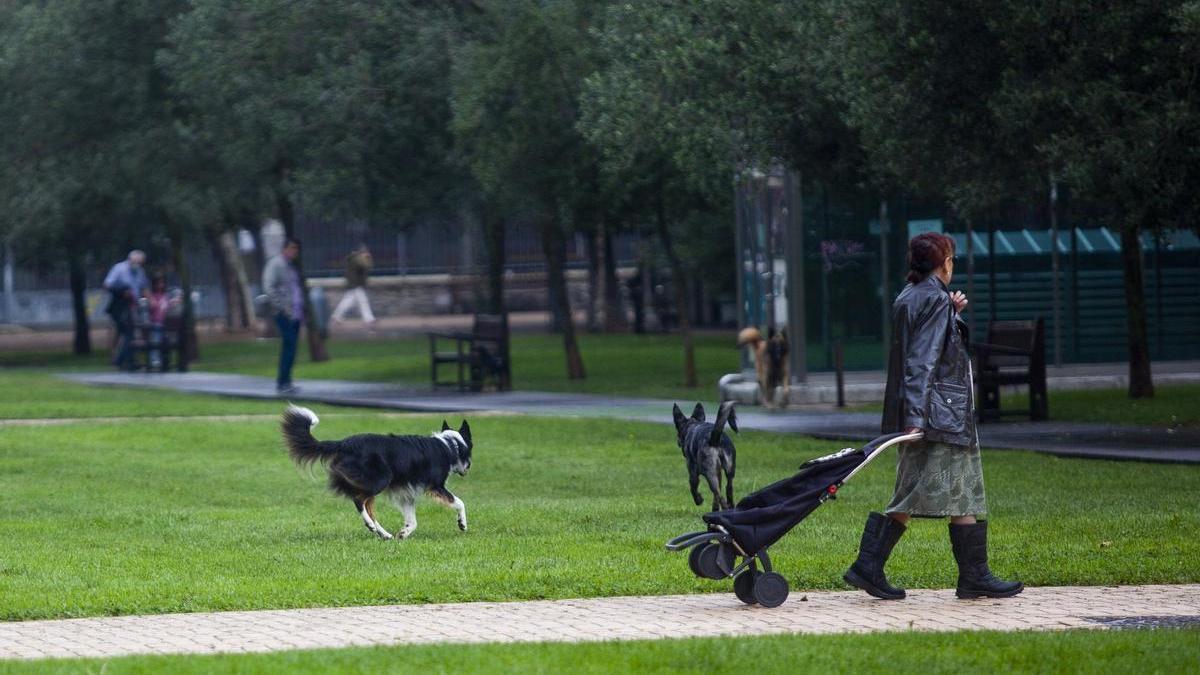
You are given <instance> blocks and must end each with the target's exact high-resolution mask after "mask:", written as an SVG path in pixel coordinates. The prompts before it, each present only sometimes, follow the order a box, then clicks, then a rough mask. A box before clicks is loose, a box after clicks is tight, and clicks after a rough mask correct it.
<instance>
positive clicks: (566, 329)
mask: <svg viewBox="0 0 1200 675" xmlns="http://www.w3.org/2000/svg"><path fill="white" fill-rule="evenodd" d="M541 230H542V250H543V252H544V253H545V255H546V268H547V269H546V274H547V283H548V284H549V286H550V291H551V292H550V297H551V298H552V299H553V302H554V303H555V305H556V307H554V308H553V309H554V310H555V312H556V313H558V314H559V315H560V316H562V317H563V321H562V334H563V349H564V350H565V351H566V355H567V378H568V379H571V380H582V379H583V378H585V377H586V376H587V374H586V373H585V372H584V369H583V357H582V356H581V355H580V354H579V343H578V342H576V340H575V321H574V318H573V317H572V315H571V299H570V297H569V296H568V295H567V277H566V270H565V268H566V257H567V243H566V240H565V239H564V238H563V231H562V227H560V226H559V224H558V223H556V222H554V221H553V220H551V219H548V218H547V219H545V220H544V221H542V227H541Z"/></svg>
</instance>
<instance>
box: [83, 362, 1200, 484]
mask: <svg viewBox="0 0 1200 675" xmlns="http://www.w3.org/2000/svg"><path fill="white" fill-rule="evenodd" d="M63 377H65V378H67V379H69V380H73V381H76V382H83V383H86V384H93V385H107V386H132V387H160V388H167V389H175V390H179V391H186V392H192V393H206V394H217V395H222V396H238V397H245V398H258V399H274V398H277V396H276V394H275V384H274V381H273V380H272V379H271V378H267V377H254V376H250V375H234V374H228V373H203V372H191V373H116V372H100V373H71V374H67V375H63ZM297 384H298V385H299V387H300V391H299V392H298V393H295V394H292V395H290V396H289V397H288V398H289V399H290V400H293V401H309V402H317V403H330V404H334V405H351V406H366V407H374V408H388V409H396V410H410V411H424V412H471V411H474V412H480V411H496V412H509V413H526V414H535V415H561V416H569V417H600V418H615V419H628V420H638V421H647V422H659V423H664V424H670V423H671V414H670V411H671V404H672V401H666V400H655V399H629V398H614V397H607V396H597V395H590V394H556V393H548V392H530V391H512V392H493V393H483V394H460V393H456V392H445V391H438V392H433V391H430V390H429V389H421V388H415V387H409V388H405V387H399V386H396V385H392V384H386V383H368V382H348V381H341V380H300V381H298V382H297ZM680 403H687V404H688V405H686V406H685V408H686V409H689V410H690V408H691V405H690V402H683V401H681V402H680ZM713 409H715V404H714V405H713ZM738 425H739V427H740V428H741V429H743V430H745V429H751V430H758V431H774V432H780V433H799V434H805V435H808V436H815V437H817V438H828V439H837V440H842V439H848V440H853V441H864V440H870V439H872V438H875V437H876V436H878V435H879V415H878V413H850V412H828V411H825V412H820V411H812V410H794V409H789V410H783V411H765V410H763V409H758V408H743V409H741V410H739V411H738ZM979 436H980V441H981V443H982V444H983V445H984V446H985V447H988V448H1007V449H1024V450H1035V451H1038V452H1047V453H1051V454H1055V455H1062V456H1070V457H1091V458H1101V459H1121V460H1138V461H1148V462H1171V463H1183V464H1200V429H1176V430H1168V429H1158V428H1143V427H1124V426H1116V425H1103V424H1084V423H1074V422H1036V423H1031V422H1001V423H993V424H985V425H981V426H980V429H979Z"/></svg>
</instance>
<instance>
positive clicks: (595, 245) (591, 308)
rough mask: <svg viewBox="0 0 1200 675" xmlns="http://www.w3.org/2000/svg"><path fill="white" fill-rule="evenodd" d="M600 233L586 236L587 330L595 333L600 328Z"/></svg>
mask: <svg viewBox="0 0 1200 675" xmlns="http://www.w3.org/2000/svg"><path fill="white" fill-rule="evenodd" d="M599 237H600V233H599V232H596V233H595V234H593V235H592V236H589V237H585V238H584V241H585V244H584V246H585V248H586V249H587V258H588V301H587V321H586V324H587V330H588V332H589V333H595V332H596V331H597V330H599V329H600V317H599V313H600V293H601V289H600V246H599V242H598V241H597V240H598V238H599Z"/></svg>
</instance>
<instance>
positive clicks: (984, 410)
mask: <svg viewBox="0 0 1200 675" xmlns="http://www.w3.org/2000/svg"><path fill="white" fill-rule="evenodd" d="M972 351H973V352H974V359H975V387H976V392H977V395H976V400H977V401H978V402H979V420H980V421H981V422H982V421H987V420H995V419H999V418H1000V416H1001V415H1008V414H1017V415H1020V414H1024V413H1023V412H1021V411H1002V410H1001V409H1000V387H1001V386H1002V385H1025V386H1028V387H1029V417H1030V419H1032V420H1044V419H1047V418H1048V417H1049V415H1050V413H1049V406H1048V404H1047V401H1046V329H1045V324H1044V322H1043V321H1042V319H1041V318H1040V317H1039V318H1038V319H1035V320H1032V321H992V322H989V323H988V334H987V342H984V343H976V344H974V345H972Z"/></svg>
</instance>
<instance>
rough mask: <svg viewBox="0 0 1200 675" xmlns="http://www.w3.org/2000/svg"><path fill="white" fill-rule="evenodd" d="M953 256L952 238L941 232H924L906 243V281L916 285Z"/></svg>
mask: <svg viewBox="0 0 1200 675" xmlns="http://www.w3.org/2000/svg"><path fill="white" fill-rule="evenodd" d="M953 255H954V238H953V237H950V236H948V235H945V234H942V233H941V232H924V233H922V234H918V235H917V236H915V237H913V238H912V239H910V240H909V241H908V277H907V279H908V281H909V283H913V284H915V283H918V282H920V281H922V280H923V279H925V277H928V276H929V275H930V274H931V273H932V272H933V271H934V270H936V269H937V268H939V267H941V266H942V263H943V262H945V260H946V258H949V257H951V256H953Z"/></svg>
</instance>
